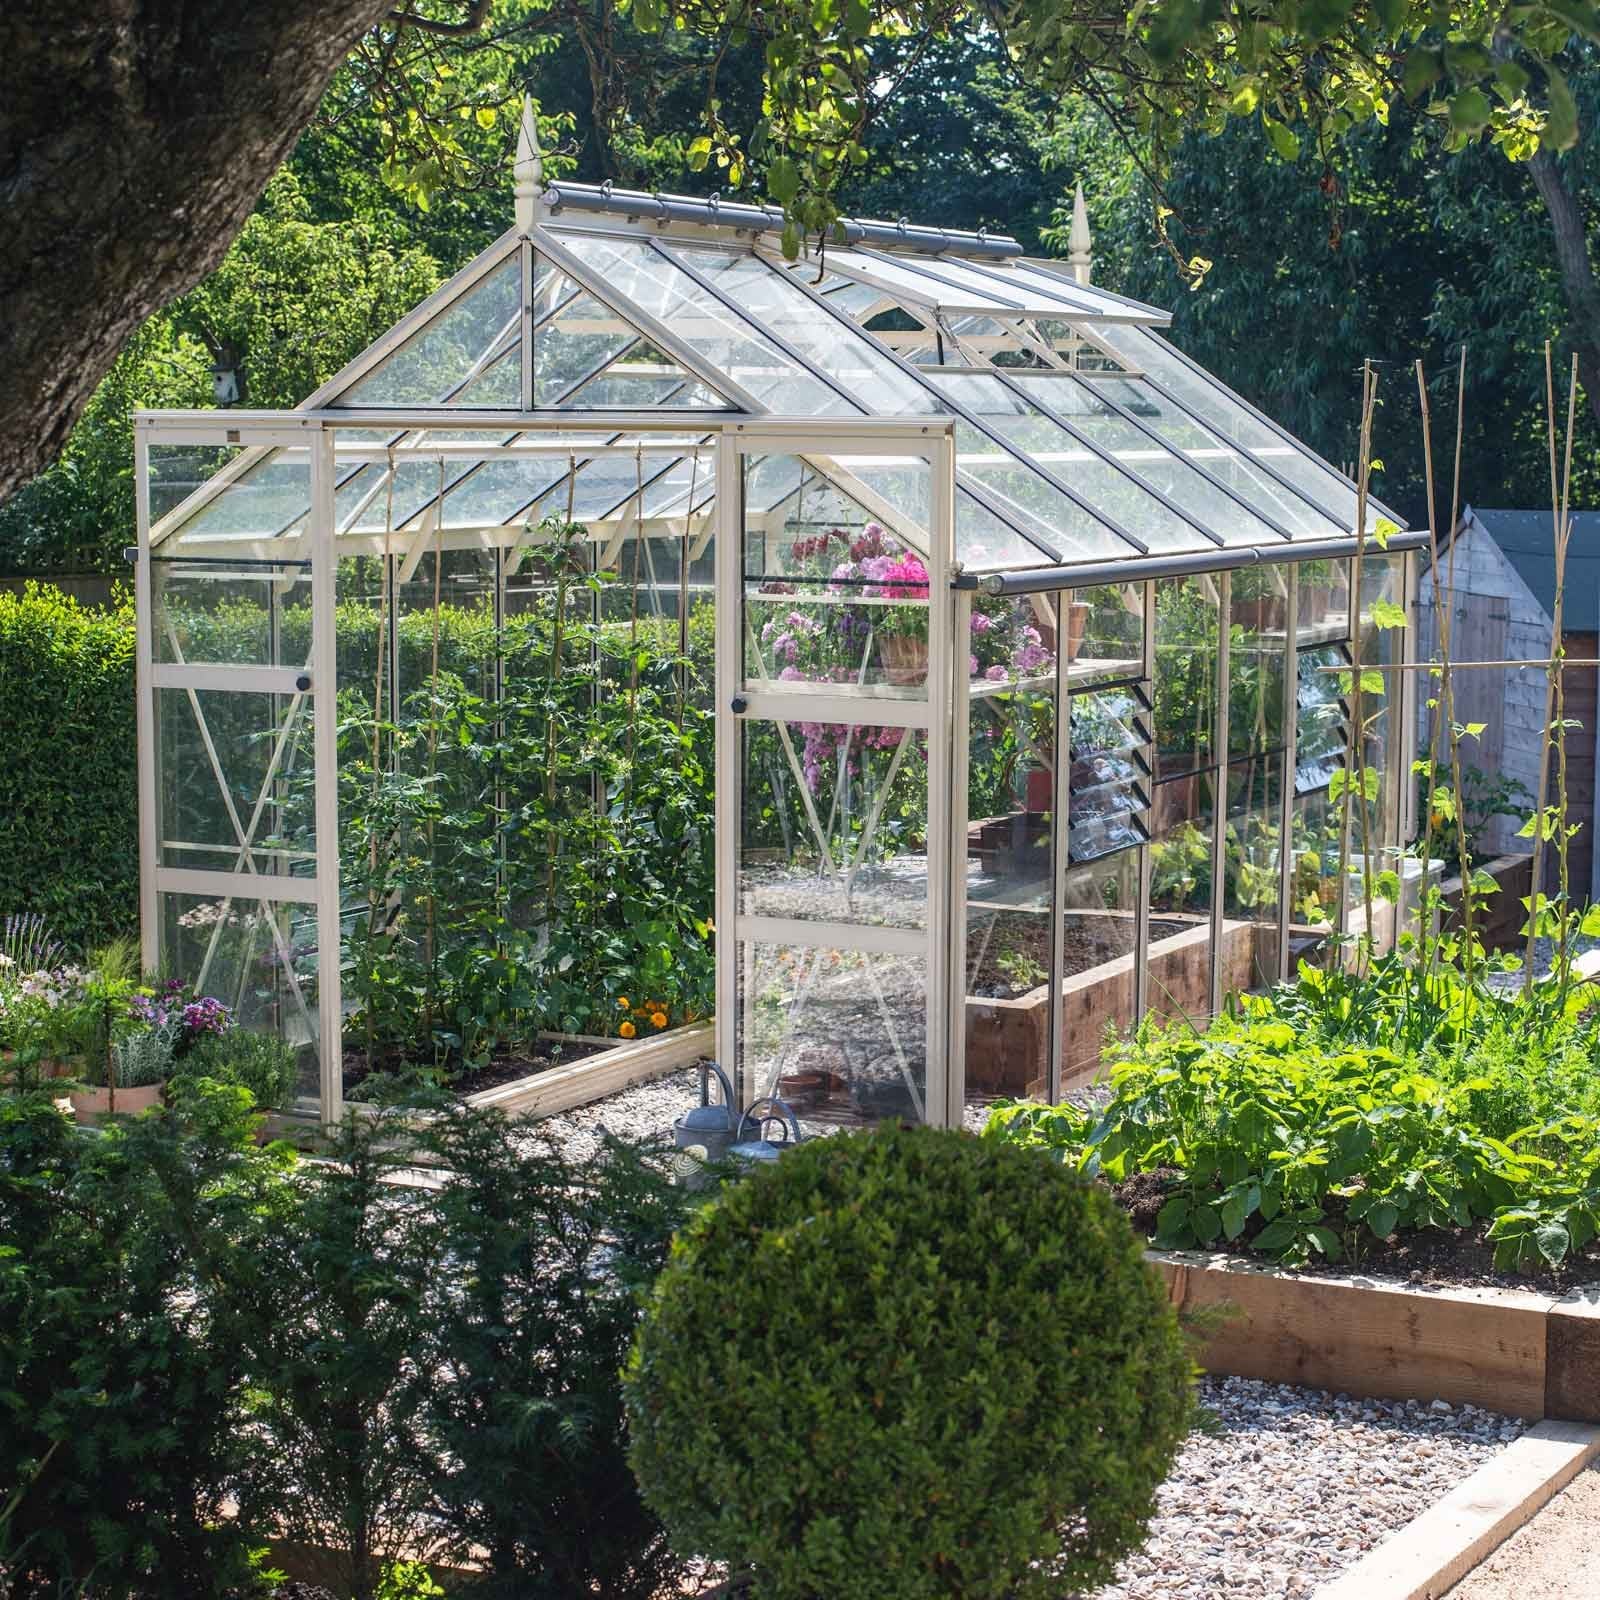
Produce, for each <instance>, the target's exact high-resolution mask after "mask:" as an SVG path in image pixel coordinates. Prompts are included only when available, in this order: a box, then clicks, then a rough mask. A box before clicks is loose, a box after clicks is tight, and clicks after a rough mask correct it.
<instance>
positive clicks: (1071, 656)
mask: <svg viewBox="0 0 1600 1600" xmlns="http://www.w3.org/2000/svg"><path fill="white" fill-rule="evenodd" d="M1144 604H1145V585H1144V584H1142V583H1119V584H1107V585H1105V586H1104V587H1103V588H1098V589H1075V590H1074V591H1073V592H1072V594H1071V596H1070V597H1069V599H1068V602H1067V611H1066V616H1067V628H1066V635H1067V636H1066V657H1067V661H1068V663H1069V665H1068V669H1067V676H1068V681H1069V682H1070V683H1071V685H1072V687H1073V688H1074V689H1081V688H1086V687H1088V686H1089V685H1090V684H1094V683H1101V682H1104V681H1106V680H1108V679H1115V678H1142V677H1143V676H1144Z"/></svg>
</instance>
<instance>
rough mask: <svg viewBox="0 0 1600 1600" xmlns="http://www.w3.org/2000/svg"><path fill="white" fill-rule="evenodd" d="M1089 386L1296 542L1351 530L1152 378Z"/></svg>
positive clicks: (1112, 379) (1096, 380)
mask: <svg viewBox="0 0 1600 1600" xmlns="http://www.w3.org/2000/svg"><path fill="white" fill-rule="evenodd" d="M1084 381H1086V382H1090V383H1092V385H1093V388H1094V392H1095V394H1097V395H1100V396H1102V397H1103V398H1104V399H1105V400H1107V401H1108V402H1110V403H1111V404H1113V405H1115V406H1118V407H1120V408H1121V409H1122V410H1123V411H1125V412H1127V413H1128V415H1130V416H1132V417H1134V418H1136V419H1137V420H1138V421H1139V422H1142V423H1143V424H1144V425H1145V426H1146V427H1148V428H1151V429H1152V430H1154V431H1155V432H1156V433H1158V434H1160V435H1161V437H1162V439H1163V440H1165V441H1166V443H1167V444H1169V445H1171V446H1172V447H1173V449H1175V450H1178V451H1181V452H1182V453H1183V455H1184V456H1185V457H1186V458H1188V459H1189V460H1191V461H1193V462H1195V463H1197V464H1198V465H1200V466H1203V467H1204V468H1205V469H1206V470H1207V471H1208V472H1210V473H1211V475H1212V476H1213V477H1215V478H1217V479H1219V480H1220V481H1222V482H1223V483H1225V484H1227V486H1228V487H1229V488H1230V489H1232V490H1233V491H1234V492H1235V493H1236V494H1238V495H1240V496H1241V497H1242V498H1244V499H1245V500H1248V501H1249V502H1250V504H1251V505H1252V506H1254V507H1255V509H1256V510H1257V511H1258V512H1259V513H1260V514H1261V515H1262V516H1263V517H1265V518H1267V519H1268V520H1269V521H1273V522H1277V523H1280V524H1281V525H1282V526H1284V527H1286V528H1287V529H1288V530H1289V532H1290V533H1291V534H1292V535H1293V536H1294V537H1295V538H1297V539H1298V538H1306V539H1337V538H1343V537H1344V536H1346V535H1347V534H1348V533H1349V532H1350V531H1351V530H1350V529H1348V528H1346V527H1345V526H1344V525H1343V524H1342V523H1340V522H1338V521H1336V520H1335V519H1334V518H1333V517H1332V516H1330V515H1329V514H1328V513H1327V512H1326V511H1324V510H1323V509H1322V508H1321V507H1320V506H1319V505H1317V504H1315V503H1314V502H1313V501H1311V500H1309V499H1307V498H1306V496H1305V495H1304V494H1303V493H1302V492H1301V491H1300V490H1299V489H1298V488H1296V486H1295V485H1294V484H1293V483H1291V482H1290V481H1289V480H1288V479H1287V478H1285V477H1282V476H1280V475H1278V472H1277V466H1276V458H1273V459H1272V460H1259V461H1258V460H1257V459H1256V458H1255V457H1254V456H1252V455H1250V454H1249V453H1248V452H1247V451H1244V450H1241V449H1240V448H1239V447H1238V446H1237V445H1235V444H1230V443H1229V442H1228V441H1227V440H1225V439H1224V438H1223V437H1222V436H1221V435H1220V434H1217V433H1214V432H1213V431H1212V430H1211V429H1209V428H1205V427H1202V426H1201V425H1200V424H1199V423H1198V422H1196V421H1195V420H1194V418H1193V417H1191V416H1190V415H1189V413H1188V412H1187V411H1185V410H1184V409H1183V408H1182V407H1181V406H1180V405H1178V404H1177V403H1176V402H1175V401H1173V400H1171V399H1169V398H1168V397H1167V396H1166V395H1165V394H1163V393H1162V392H1161V390H1159V389H1158V388H1156V387H1155V386H1154V385H1153V384H1152V383H1150V382H1149V380H1148V379H1145V378H1123V377H1117V376H1106V377H1101V376H1098V375H1094V376H1092V377H1087V378H1085V380H1084ZM1353 520H1354V519H1353V518H1352V521H1353Z"/></svg>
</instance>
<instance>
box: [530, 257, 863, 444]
mask: <svg viewBox="0 0 1600 1600" xmlns="http://www.w3.org/2000/svg"><path fill="white" fill-rule="evenodd" d="M560 238H561V242H562V243H563V244H564V245H566V247H567V248H568V249H569V250H571V251H572V253H573V254H574V255H575V256H577V257H578V258H579V259H580V260H581V261H582V262H583V263H584V264H585V265H586V266H589V267H591V268H593V269H594V271H595V272H597V273H598V274H600V276H601V277H603V278H604V280H605V282H606V284H607V286H608V287H609V288H611V289H613V290H614V291H615V292H616V293H617V294H618V295H619V296H621V297H623V298H624V299H626V300H627V301H628V302H629V303H631V304H633V305H636V306H638V307H639V309H640V311H641V312H643V313H644V314H645V315H646V316H649V317H653V318H654V319H656V321H658V322H659V323H661V324H662V325H663V326H665V327H667V328H669V329H671V331H672V333H673V334H674V335H675V336H676V337H677V338H679V339H681V340H682V341H683V342H684V343H685V344H687V345H689V346H690V347H691V348H692V349H694V350H695V351H696V352H697V353H698V354H699V355H700V356H701V357H702V358H703V359H704V360H705V361H706V362H707V363H708V364H709V365H710V366H712V367H713V368H715V370H716V371H717V372H719V373H725V374H726V375H727V376H728V377H729V378H731V379H732V380H733V382H734V383H735V384H737V385H738V386H739V387H740V388H742V389H743V390H744V391H745V392H746V393H747V394H749V395H751V396H752V398H754V399H755V400H757V401H758V402H759V403H760V404H762V405H764V406H766V407H768V408H769V409H770V410H772V411H776V412H786V413H788V414H790V415H793V416H822V415H829V414H832V415H854V414H856V412H857V410H858V408H857V407H856V406H854V405H852V404H851V402H850V401H849V400H848V399H847V398H846V397H845V396H844V395H841V394H836V393H835V392H834V391H833V390H832V389H830V388H829V387H828V386H827V385H826V384H824V383H821V382H819V381H818V380H817V379H816V378H813V377H811V376H810V375H809V374H808V373H807V372H805V371H804V369H802V368H801V367H800V366H798V365H797V364H796V363H795V362H794V361H793V360H792V359H791V358H790V357H789V356H787V355H785V354H784V352H783V351H782V349H780V348H779V346H777V345H776V344H774V343H773V342H772V341H771V340H770V339H768V338H767V337H766V336H765V335H764V334H763V333H761V332H760V330H759V329H758V328H756V327H755V326H754V325H753V324H752V323H751V322H750V321H749V320H748V319H747V318H745V317H744V316H741V315H740V314H739V313H738V312H736V311H733V310H730V309H729V308H728V307H727V306H725V305H723V304H722V302H721V301H720V300H718V299H717V298H716V296H715V295H712V294H708V293H707V292H706V291H705V290H704V289H702V288H701V287H700V285H699V284H697V283H696V282H695V281H694V279H693V278H691V277H690V276H689V274H688V273H686V272H685V271H684V270H683V268H682V267H680V266H679V265H678V264H677V263H676V262H675V261H672V260H670V259H668V258H667V257H665V256H662V255H659V254H658V253H657V252H656V251H655V250H653V249H652V248H651V247H650V245H649V243H648V242H647V241H645V240H643V239H624V238H610V237H607V236H604V235H601V234H589V233H563V234H561V235H560ZM795 292H798V291H795ZM822 314H823V315H825V313H822Z"/></svg>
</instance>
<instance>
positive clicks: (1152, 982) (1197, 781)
mask: <svg viewBox="0 0 1600 1600" xmlns="http://www.w3.org/2000/svg"><path fill="white" fill-rule="evenodd" d="M1215 794H1216V791H1215V783H1214V779H1213V777H1212V775H1211V774H1210V773H1196V774H1193V775H1192V776H1189V777H1183V778H1175V779H1173V780H1172V781H1171V782H1169V783H1163V784H1160V785H1158V786H1157V788H1156V799H1155V817H1156V835H1155V839H1154V841H1153V842H1152V844H1151V846H1150V921H1151V949H1150V968H1149V1003H1148V1011H1149V1014H1150V1015H1151V1016H1154V1017H1159V1018H1163V1019H1166V1020H1169V1021H1175V1020H1179V1019H1183V1018H1187V1019H1188V1020H1190V1021H1192V1022H1195V1023H1197V1024H1200V1023H1203V1022H1204V1020H1205V1019H1206V1018H1207V1017H1208V1016H1210V1014H1211V962H1212V949H1211V885H1212V870H1211V869H1212V843H1213V839H1214V836H1215V835H1214V829H1215V822H1216V804H1215ZM1158 930H1160V931H1161V932H1162V933H1163V934H1164V935H1165V936H1164V937H1162V938H1160V939H1158V938H1157V932H1158Z"/></svg>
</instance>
